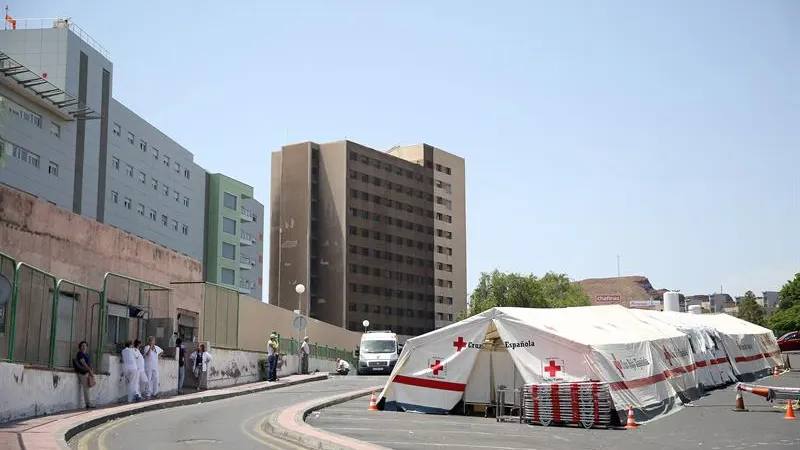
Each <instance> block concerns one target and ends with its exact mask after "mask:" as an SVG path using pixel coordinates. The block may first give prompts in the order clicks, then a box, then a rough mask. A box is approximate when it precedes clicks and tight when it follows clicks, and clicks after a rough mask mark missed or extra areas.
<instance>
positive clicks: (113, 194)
mask: <svg viewBox="0 0 800 450" xmlns="http://www.w3.org/2000/svg"><path fill="white" fill-rule="evenodd" d="M111 201H112V202H114V203H119V193H118V192H116V191H111Z"/></svg>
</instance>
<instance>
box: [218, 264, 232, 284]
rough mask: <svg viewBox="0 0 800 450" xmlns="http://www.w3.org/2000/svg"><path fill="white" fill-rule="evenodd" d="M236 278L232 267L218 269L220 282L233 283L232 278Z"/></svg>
mask: <svg viewBox="0 0 800 450" xmlns="http://www.w3.org/2000/svg"><path fill="white" fill-rule="evenodd" d="M235 278H236V271H235V270H233V269H225V268H222V269H220V282H221V283H222V284H233V280H234V279H235Z"/></svg>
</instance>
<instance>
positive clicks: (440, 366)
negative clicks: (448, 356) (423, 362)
mask: <svg viewBox="0 0 800 450" xmlns="http://www.w3.org/2000/svg"><path fill="white" fill-rule="evenodd" d="M431 369H433V374H434V375H439V371H440V370H444V364H442V361H441V360H438V359H437V360H436V362H435V363H434V364H431Z"/></svg>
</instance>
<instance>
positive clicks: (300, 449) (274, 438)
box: [255, 412, 305, 450]
mask: <svg viewBox="0 0 800 450" xmlns="http://www.w3.org/2000/svg"><path fill="white" fill-rule="evenodd" d="M270 414H274V413H272V412H271V413H270ZM267 420H269V415H268V416H266V417H264V420H262V421H261V422H259V423H258V425H257V426H256V428H255V431H256V432H257V433H258V434H259V435H261V436H262V437H265V438H267V439H269V440H271V441H274V442H280V443H281V444H284V445H288V446H289V447H291V448H294V449H297V450H305V448H304V447H301V446H299V445H297V444H295V443H294V442H291V441H286V440H282V439H280V438H278V437H277V436H273V435H271V434H269V433H267V432H266V431H264V422H266V421H267Z"/></svg>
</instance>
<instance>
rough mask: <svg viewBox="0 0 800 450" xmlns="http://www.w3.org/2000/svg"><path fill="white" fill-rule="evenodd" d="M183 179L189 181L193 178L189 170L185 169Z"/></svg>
mask: <svg viewBox="0 0 800 450" xmlns="http://www.w3.org/2000/svg"><path fill="white" fill-rule="evenodd" d="M183 177H184V178H186V179H187V180H190V179H191V178H192V173H191V172H190V171H189V169H183Z"/></svg>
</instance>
